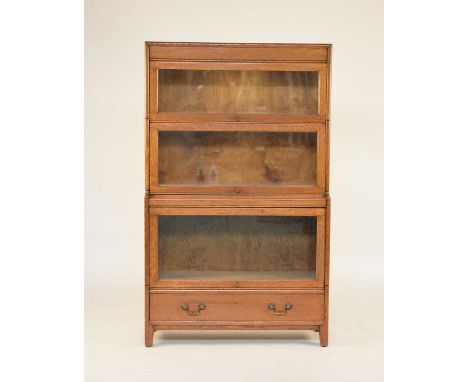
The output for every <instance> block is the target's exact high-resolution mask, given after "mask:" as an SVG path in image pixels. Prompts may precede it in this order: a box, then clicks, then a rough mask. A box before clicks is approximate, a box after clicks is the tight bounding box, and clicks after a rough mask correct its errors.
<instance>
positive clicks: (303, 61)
mask: <svg viewBox="0 0 468 382" xmlns="http://www.w3.org/2000/svg"><path fill="white" fill-rule="evenodd" d="M146 49H147V50H146V54H147V78H148V83H147V100H148V102H147V110H146V114H147V118H148V119H150V120H151V121H159V122H205V121H206V122H210V121H211V122H265V123H307V122H324V121H327V120H328V94H329V63H330V54H331V46H330V45H321V44H320V45H316V44H207V43H147V45H146Z"/></svg>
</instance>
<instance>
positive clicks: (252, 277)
mask: <svg viewBox="0 0 468 382" xmlns="http://www.w3.org/2000/svg"><path fill="white" fill-rule="evenodd" d="M150 219H151V221H150V224H151V225H152V228H151V238H150V240H151V243H152V244H151V248H150V257H151V259H152V260H151V264H150V269H151V272H150V273H151V284H152V286H168V287H175V286H219V287H254V286H278V287H280V286H286V285H287V286H289V287H292V286H303V287H312V286H321V285H322V284H323V252H324V216H323V209H313V208H268V209H262V208H246V209H241V208H222V209H220V208H191V209H190V210H189V212H187V209H182V208H181V209H178V208H158V209H154V208H151V209H150Z"/></svg>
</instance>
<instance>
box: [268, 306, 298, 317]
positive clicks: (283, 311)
mask: <svg viewBox="0 0 468 382" xmlns="http://www.w3.org/2000/svg"><path fill="white" fill-rule="evenodd" d="M267 307H268V309H269V310H272V311H274V312H275V315H277V316H284V315H285V314H286V313H288V310H291V309H292V308H293V306H292V304H289V303H288V304H284V308H283V309H282V310H276V305H275V304H268V305H267Z"/></svg>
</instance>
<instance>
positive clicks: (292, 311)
mask: <svg viewBox="0 0 468 382" xmlns="http://www.w3.org/2000/svg"><path fill="white" fill-rule="evenodd" d="M323 319H324V295H323V293H314V292H309V291H308V292H285V291H264V292H260V291H254V292H250V291H203V292H180V291H157V292H150V321H201V322H206V321H242V322H279V323H281V322H291V321H300V322H308V323H320V322H321V321H323Z"/></svg>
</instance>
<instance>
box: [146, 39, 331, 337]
mask: <svg viewBox="0 0 468 382" xmlns="http://www.w3.org/2000/svg"><path fill="white" fill-rule="evenodd" d="M330 57H331V46H330V45H315V44H208V43H206V44H205V43H201V44H200V43H146V71H147V76H146V81H147V82H146V89H147V93H146V196H145V241H146V245H145V252H146V256H145V263H146V267H145V269H146V270H145V285H146V287H145V295H146V299H145V300H146V309H145V325H146V336H145V343H146V346H152V344H153V334H154V331H155V330H158V329H160V330H162V329H201V328H202V329H203V328H204V329H232V328H234V329H311V330H317V331H319V333H320V344H321V345H322V346H327V343H328V269H329V235H330V233H329V227H330V198H329V195H328V158H329V120H328V115H329V114H328V113H329V107H328V105H329V88H330Z"/></svg>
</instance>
